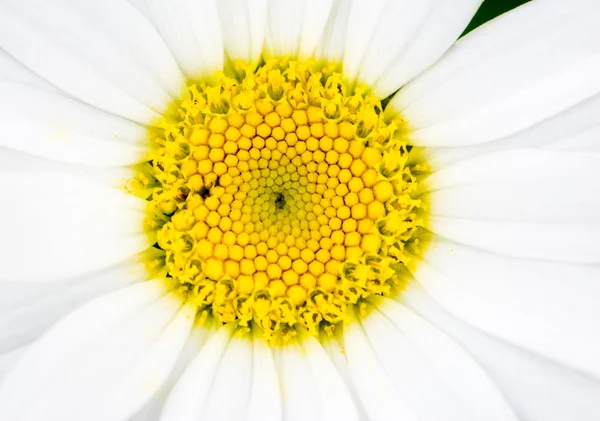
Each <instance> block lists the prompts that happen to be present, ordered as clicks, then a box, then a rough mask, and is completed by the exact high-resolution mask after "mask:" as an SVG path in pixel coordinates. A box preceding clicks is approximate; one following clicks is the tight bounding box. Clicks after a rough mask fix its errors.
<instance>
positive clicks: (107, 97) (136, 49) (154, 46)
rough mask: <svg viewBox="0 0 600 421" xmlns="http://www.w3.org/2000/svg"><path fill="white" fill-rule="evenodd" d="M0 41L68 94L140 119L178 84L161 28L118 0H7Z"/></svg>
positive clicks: (151, 115) (151, 114) (0, 11)
mask: <svg viewBox="0 0 600 421" xmlns="http://www.w3.org/2000/svg"><path fill="white" fill-rule="evenodd" d="M0 46H1V47H2V48H4V49H5V50H6V51H7V52H8V53H10V54H11V55H12V56H13V57H15V58H16V59H17V60H19V61H20V62H22V63H23V64H25V65H26V66H27V67H29V68H30V69H32V70H33V71H35V72H36V73H37V74H39V75H41V76H42V77H44V78H45V79H46V80H48V81H49V82H50V83H52V84H54V85H56V86H57V87H59V88H60V89H62V90H63V91H65V92H67V93H69V94H70V95H72V96H73V97H75V98H77V99H80V100H82V101H85V102H87V103H89V104H90V105H93V106H95V107H98V108H100V109H103V110H105V111H108V112H110V113H113V114H117V115H120V116H122V117H125V118H129V119H131V120H134V121H137V122H140V123H144V124H147V123H149V122H151V121H152V120H153V119H155V118H157V117H158V113H161V112H162V111H163V110H164V109H165V108H166V107H167V105H168V104H169V103H170V102H171V101H172V98H176V97H178V96H179V95H180V94H181V89H182V86H183V78H182V75H181V72H180V71H179V68H178V67H177V64H176V63H175V61H174V59H173V57H172V56H171V54H170V52H169V50H168V49H167V47H166V46H165V44H164V42H163V40H162V39H161V38H160V35H159V34H158V33H157V32H156V30H155V29H154V27H153V26H152V25H151V24H150V23H149V22H148V21H147V20H146V19H145V18H144V17H143V16H142V15H141V14H140V13H139V12H138V11H137V9H135V8H134V7H133V6H132V5H130V4H129V3H127V2H124V1H120V0H106V1H103V2H85V3H83V2H79V1H75V0H57V1H52V2H48V1H44V0H32V1H27V2H22V1H19V0H7V1H4V2H2V4H1V5H0Z"/></svg>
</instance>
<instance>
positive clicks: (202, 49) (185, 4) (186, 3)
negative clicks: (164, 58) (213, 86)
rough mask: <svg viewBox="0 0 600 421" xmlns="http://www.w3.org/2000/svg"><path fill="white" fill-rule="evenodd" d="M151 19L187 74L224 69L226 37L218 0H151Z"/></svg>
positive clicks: (149, 1) (198, 75)
mask: <svg viewBox="0 0 600 421" xmlns="http://www.w3.org/2000/svg"><path fill="white" fill-rule="evenodd" d="M147 4H148V9H149V10H150V13H151V16H152V17H151V19H152V21H153V22H154V24H155V25H156V27H157V28H158V30H159V32H160V34H161V35H162V37H163V38H164V40H165V42H166V43H167V45H168V46H169V49H170V50H171V52H172V53H173V56H174V57H175V59H176V60H177V63H178V64H179V67H180V68H181V70H182V71H183V73H184V74H185V75H186V76H188V77H190V78H194V79H199V78H202V77H206V76H212V75H213V74H214V73H215V72H216V71H218V70H222V69H223V60H224V53H223V40H222V37H221V27H220V23H219V15H218V11H217V4H216V1H215V0H204V1H197V0H170V1H168V2H166V1H164V0H147Z"/></svg>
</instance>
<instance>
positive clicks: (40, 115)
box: [0, 81, 150, 166]
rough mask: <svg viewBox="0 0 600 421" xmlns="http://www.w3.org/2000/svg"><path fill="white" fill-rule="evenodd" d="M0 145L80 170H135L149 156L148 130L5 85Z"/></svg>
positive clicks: (21, 87)
mask: <svg viewBox="0 0 600 421" xmlns="http://www.w3.org/2000/svg"><path fill="white" fill-rule="evenodd" d="M0 113H2V116H3V118H2V120H0V131H2V133H3V135H2V137H1V138H0V145H2V146H7V147H9V148H12V149H16V150H20V151H23V152H27V153H32V154H35V155H37V156H41V157H44V158H47V159H52V160H59V161H65V162H71V163H74V164H84V165H104V166H119V165H130V164H135V163H137V162H139V161H141V160H143V159H144V157H145V156H146V155H147V153H148V152H149V149H150V148H149V142H148V140H147V138H148V135H147V133H146V132H147V129H146V127H144V126H140V125H138V124H135V123H132V122H131V121H128V120H125V119H123V118H120V117H116V116H114V115H111V114H107V113H105V112H103V111H100V110H98V109H97V108H94V107H91V106H89V105H87V104H83V103H81V102H79V101H76V100H73V99H69V98H67V97H65V96H63V95H61V94H59V93H53V92H48V91H45V90H41V89H37V88H34V87H31V86H27V85H23V84H20V83H14V82H10V81H4V83H2V84H1V85H0Z"/></svg>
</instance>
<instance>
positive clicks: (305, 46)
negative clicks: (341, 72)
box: [265, 0, 333, 59]
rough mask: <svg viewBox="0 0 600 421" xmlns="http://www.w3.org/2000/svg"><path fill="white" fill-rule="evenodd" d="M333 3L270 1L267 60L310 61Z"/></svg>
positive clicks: (327, 1)
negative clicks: (291, 59) (269, 58)
mask: <svg viewBox="0 0 600 421" xmlns="http://www.w3.org/2000/svg"><path fill="white" fill-rule="evenodd" d="M332 5H333V0H300V1H289V2H287V1H279V0H270V2H269V8H268V22H267V32H266V38H265V43H266V45H265V48H266V52H267V54H268V55H270V56H275V57H278V56H298V57H299V58H301V59H306V58H308V57H310V56H311V55H312V54H313V52H314V51H315V48H316V47H317V43H318V42H319V39H320V37H321V35H322V33H323V30H324V28H325V25H326V23H327V19H328V18H329V13H330V11H331V7H332Z"/></svg>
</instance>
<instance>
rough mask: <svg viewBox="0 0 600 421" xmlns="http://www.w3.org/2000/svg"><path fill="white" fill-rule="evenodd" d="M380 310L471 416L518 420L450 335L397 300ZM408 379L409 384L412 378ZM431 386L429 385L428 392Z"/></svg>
mask: <svg viewBox="0 0 600 421" xmlns="http://www.w3.org/2000/svg"><path fill="white" fill-rule="evenodd" d="M378 310H379V311H381V313H383V314H384V315H385V316H386V317H387V318H388V319H389V320H390V321H391V322H392V323H393V324H394V325H395V326H396V327H397V328H398V329H399V330H400V332H402V333H403V334H404V335H405V336H406V339H407V340H408V341H409V342H410V345H409V346H414V348H415V350H416V351H417V352H418V353H420V355H421V356H423V357H425V359H426V360H428V363H429V364H430V365H431V367H432V369H433V370H434V371H435V373H436V374H437V375H438V377H439V380H438V381H439V382H440V383H443V384H446V385H448V388H449V389H450V393H451V394H452V395H453V396H454V398H455V399H456V402H457V403H458V404H460V405H461V407H462V408H463V410H464V411H465V413H467V414H469V417H470V418H472V419H475V420H483V419H485V420H494V419H495V420H502V421H508V420H517V417H516V416H515V414H514V413H513V411H512V410H511V409H510V406H509V405H508V403H507V402H506V400H505V399H504V397H503V396H502V394H501V393H500V391H499V390H498V388H497V387H496V386H495V385H494V383H493V382H492V381H491V379H490V378H489V377H488V375H487V374H486V373H485V371H483V370H482V369H481V367H480V366H479V365H478V364H477V362H476V361H475V360H474V359H473V357H471V356H470V355H469V354H468V353H467V352H465V350H464V349H463V348H461V346H460V345H458V344H457V343H456V342H454V341H453V340H452V339H451V338H450V337H449V336H448V335H446V334H445V333H444V332H442V331H440V330H439V329H437V328H435V327H434V326H433V325H431V324H430V323H429V322H427V321H426V320H424V319H423V318H421V317H420V316H418V315H417V314H415V313H414V312H413V311H411V310H410V309H408V308H407V307H405V306H403V305H401V304H398V303H396V302H395V301H392V300H385V302H384V303H382V305H380V306H379V307H378ZM398 358H400V356H398ZM406 383H407V385H409V384H410V379H407V380H406ZM430 390H431V388H430V387H428V388H427V392H429V391H430ZM460 419H462V417H461V418H460Z"/></svg>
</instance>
